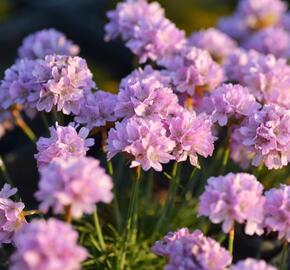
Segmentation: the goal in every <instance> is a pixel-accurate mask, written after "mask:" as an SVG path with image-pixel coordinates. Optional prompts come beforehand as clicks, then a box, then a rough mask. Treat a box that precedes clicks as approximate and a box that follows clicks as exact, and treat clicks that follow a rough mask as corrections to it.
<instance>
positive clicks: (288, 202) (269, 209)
mask: <svg viewBox="0 0 290 270" xmlns="http://www.w3.org/2000/svg"><path fill="white" fill-rule="evenodd" d="M265 197H266V202H265V208H264V209H265V210H264V211H265V220H264V223H265V226H266V227H267V229H268V230H269V231H273V232H278V235H279V239H285V240H286V241H288V242H290V187H289V186H288V185H281V186H280V188H279V189H276V188H272V189H271V190H269V191H267V192H266V194H265Z"/></svg>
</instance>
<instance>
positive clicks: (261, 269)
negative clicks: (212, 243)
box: [230, 258, 277, 270]
mask: <svg viewBox="0 0 290 270" xmlns="http://www.w3.org/2000/svg"><path fill="white" fill-rule="evenodd" d="M230 270H277V268H275V267H273V266H271V265H269V264H267V263H266V262H265V261H262V260H260V261H258V260H255V259H252V258H249V259H246V260H244V261H240V262H238V263H237V264H235V265H233V266H232V267H231V268H230Z"/></svg>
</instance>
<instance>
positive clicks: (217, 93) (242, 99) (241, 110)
mask: <svg viewBox="0 0 290 270" xmlns="http://www.w3.org/2000/svg"><path fill="white" fill-rule="evenodd" d="M205 103H206V105H207V106H206V108H207V112H208V113H210V114H211V115H212V120H213V122H218V124H219V125H220V126H225V125H226V124H227V122H228V120H229V119H230V118H235V119H240V118H241V117H244V116H250V115H251V114H253V113H254V112H255V111H257V110H258V109H259V108H260V107H261V105H260V104H259V103H257V102H256V99H255V97H254V96H253V95H251V94H250V92H249V89H247V88H246V87H243V86H241V85H238V84H236V85H233V84H223V85H222V86H220V87H218V88H217V89H215V90H214V91H213V92H212V93H211V95H210V96H209V97H208V98H205Z"/></svg>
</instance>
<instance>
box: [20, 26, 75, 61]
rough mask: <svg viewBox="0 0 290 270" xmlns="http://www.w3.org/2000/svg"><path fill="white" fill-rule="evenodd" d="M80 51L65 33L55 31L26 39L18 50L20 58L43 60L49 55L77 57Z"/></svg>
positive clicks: (42, 31) (43, 32)
mask: <svg viewBox="0 0 290 270" xmlns="http://www.w3.org/2000/svg"><path fill="white" fill-rule="evenodd" d="M79 50H80V49H79V47H78V46H77V45H75V44H73V42H72V41H71V40H69V39H67V38H66V36H65V35H64V34H63V33H61V32H59V31H57V30H55V29H45V30H41V31H38V32H36V33H34V34H31V35H29V36H28V37H26V38H25V39H24V40H23V43H22V45H21V47H20V48H19V50H18V55H19V57H20V58H27V59H38V58H41V59H43V58H45V56H47V55H49V54H62V55H71V56H75V55H77V54H78V53H79Z"/></svg>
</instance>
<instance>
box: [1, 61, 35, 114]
mask: <svg viewBox="0 0 290 270" xmlns="http://www.w3.org/2000/svg"><path fill="white" fill-rule="evenodd" d="M37 63H38V62H37V61H36V60H27V59H24V60H20V61H18V62H16V64H14V65H13V66H11V67H10V68H8V69H7V70H6V71H5V77H4V79H3V80H2V82H1V84H0V98H1V104H0V106H1V107H2V108H4V109H7V108H8V107H10V106H11V105H13V104H21V105H24V106H25V107H27V108H35V107H36V104H37V102H38V100H39V97H40V88H41V84H40V81H39V79H38V77H37V76H35V74H34V72H33V70H34V68H35V65H37Z"/></svg>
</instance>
